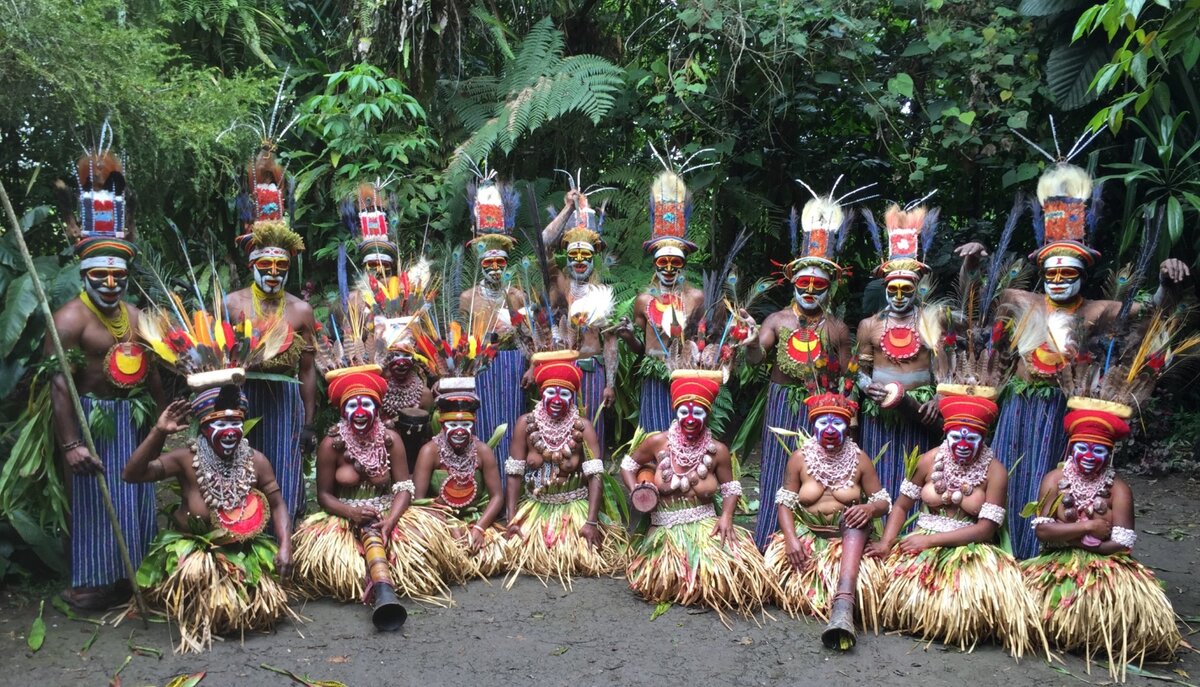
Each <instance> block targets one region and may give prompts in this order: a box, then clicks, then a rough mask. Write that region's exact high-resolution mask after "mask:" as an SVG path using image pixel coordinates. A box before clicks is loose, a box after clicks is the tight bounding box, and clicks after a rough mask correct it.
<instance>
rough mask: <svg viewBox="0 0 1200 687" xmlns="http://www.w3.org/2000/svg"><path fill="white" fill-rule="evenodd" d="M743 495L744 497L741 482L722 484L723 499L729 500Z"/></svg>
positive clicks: (734, 481)
mask: <svg viewBox="0 0 1200 687" xmlns="http://www.w3.org/2000/svg"><path fill="white" fill-rule="evenodd" d="M741 495H742V483H741V482H739V481H737V480H733V481H731V482H722V483H721V498H723V499H727V498H731V497H734V496H741Z"/></svg>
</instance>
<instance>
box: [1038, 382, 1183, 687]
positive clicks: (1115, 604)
mask: <svg viewBox="0 0 1200 687" xmlns="http://www.w3.org/2000/svg"><path fill="white" fill-rule="evenodd" d="M1068 403H1069V406H1070V407H1072V408H1076V410H1072V411H1071V412H1069V413H1067V415H1066V417H1065V418H1064V419H1063V426H1064V427H1065V428H1066V431H1067V434H1068V440H1067V450H1068V451H1069V454H1068V456H1067V459H1066V461H1065V462H1064V463H1063V464H1062V465H1060V466H1059V467H1057V468H1055V469H1054V470H1051V471H1050V472H1048V473H1046V476H1045V478H1043V479H1042V486H1041V493H1040V496H1039V498H1038V504H1039V511H1040V513H1039V517H1036V518H1034V519H1033V520H1032V522H1031V525H1032V526H1033V529H1034V532H1036V533H1037V537H1038V539H1039V540H1040V541H1041V543H1042V550H1043V551H1044V553H1042V554H1041V555H1040V556H1037V557H1036V558H1031V559H1029V560H1027V561H1024V562H1023V563H1022V568H1023V570H1024V573H1025V582H1026V584H1027V585H1028V586H1029V589H1030V590H1032V592H1033V594H1034V596H1035V597H1036V598H1037V601H1038V605H1039V606H1040V608H1041V611H1042V621H1043V623H1044V624H1045V630H1046V634H1047V636H1048V637H1049V638H1050V641H1051V642H1053V644H1054V646H1055V647H1056V648H1058V649H1062V650H1063V651H1083V652H1084V653H1085V654H1086V655H1087V657H1088V659H1089V660H1090V659H1091V658H1092V657H1093V656H1095V655H1096V654H1098V653H1100V652H1101V651H1103V652H1104V655H1105V656H1106V658H1107V659H1108V672H1109V674H1110V675H1111V676H1112V677H1113V679H1115V680H1120V681H1124V679H1125V666H1126V665H1128V664H1130V663H1133V664H1136V665H1141V664H1142V662H1143V661H1145V660H1146V659H1150V660H1170V659H1172V658H1173V657H1174V655H1175V651H1176V650H1178V649H1179V648H1180V647H1181V646H1182V644H1183V639H1182V637H1181V636H1180V634H1179V630H1178V629H1177V628H1176V627H1175V611H1174V610H1173V609H1172V608H1171V602H1170V601H1169V600H1168V599H1167V596H1166V594H1164V593H1163V590H1162V587H1161V586H1160V584H1159V582H1158V580H1157V579H1156V578H1155V576H1154V573H1153V572H1152V571H1151V570H1150V569H1149V568H1147V567H1145V566H1144V565H1142V564H1141V563H1138V562H1137V561H1136V560H1134V559H1133V558H1132V557H1131V556H1130V555H1129V554H1130V551H1131V550H1132V549H1133V545H1134V543H1136V542H1137V533H1136V531H1135V530H1134V525H1133V493H1132V492H1131V491H1130V489H1129V485H1128V484H1127V483H1126V482H1125V480H1123V479H1121V478H1119V477H1117V476H1116V473H1115V471H1114V470H1113V467H1112V461H1111V455H1112V450H1113V444H1115V443H1116V442H1117V441H1118V440H1119V439H1122V438H1124V437H1125V436H1126V435H1127V434H1129V425H1128V424H1126V422H1125V419H1124V418H1128V417H1129V416H1130V415H1131V414H1132V408H1129V407H1128V406H1120V405H1118V404H1115V403H1111V402H1107V403H1106V402H1099V403H1096V402H1094V401H1092V399H1085V398H1079V397H1073V398H1071V399H1070V400H1069V401H1068ZM1101 408H1103V409H1101ZM1113 410H1115V411H1117V412H1120V413H1121V415H1122V416H1124V417H1118V416H1117V415H1115V414H1113V413H1112V412H1109V411H1113Z"/></svg>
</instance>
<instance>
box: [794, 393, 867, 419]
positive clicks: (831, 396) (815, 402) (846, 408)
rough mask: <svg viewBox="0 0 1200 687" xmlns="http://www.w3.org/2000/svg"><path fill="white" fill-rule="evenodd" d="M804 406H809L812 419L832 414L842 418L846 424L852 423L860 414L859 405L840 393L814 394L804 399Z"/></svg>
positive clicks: (809, 414)
mask: <svg viewBox="0 0 1200 687" xmlns="http://www.w3.org/2000/svg"><path fill="white" fill-rule="evenodd" d="M804 405H806V406H808V416H809V417H810V418H816V417H817V416H818V415H828V414H830V413H832V414H834V415H838V416H840V417H841V418H842V419H844V420H845V421H846V422H850V421H851V420H853V419H854V415H855V414H856V413H858V404H857V403H855V402H854V401H851V400H850V399H848V398H846V397H845V396H843V395H842V394H840V393H833V392H830V393H824V394H814V395H812V396H809V397H808V398H806V399H804Z"/></svg>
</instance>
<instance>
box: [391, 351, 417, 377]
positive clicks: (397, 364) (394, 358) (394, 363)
mask: <svg viewBox="0 0 1200 687" xmlns="http://www.w3.org/2000/svg"><path fill="white" fill-rule="evenodd" d="M413 362H414V360H413V355H412V353H409V352H408V351H395V352H393V353H392V354H391V355H390V356H389V358H388V371H389V372H391V374H392V376H393V377H395V378H396V379H403V378H404V377H407V376H408V373H409V372H411V371H412V369H413Z"/></svg>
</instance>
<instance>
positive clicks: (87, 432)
mask: <svg viewBox="0 0 1200 687" xmlns="http://www.w3.org/2000/svg"><path fill="white" fill-rule="evenodd" d="M0 201H2V202H3V203H4V212H5V214H6V215H8V222H9V228H10V229H11V231H12V233H13V235H14V236H15V237H16V239H17V247H18V248H20V249H21V257H22V258H24V259H25V269H27V270H29V282H30V283H31V284H33V293H34V295H36V296H37V299H38V305H40V306H41V308H42V316H43V317H44V318H45V320H46V332H47V333H49V335H50V341H51V342H53V343H54V355H55V356H57V357H58V364H59V366H60V367H61V368H62V375H63V379H64V380H66V383H67V391H68V392H69V393H70V394H71V406H72V407H73V408H74V410H75V417H77V418H79V433H80V435H81V436H82V437H83V442H84V444H86V445H87V449H88V451H89V452H91V454H92V455H93V456H99V455H100V454H99V453H97V451H96V442H95V440H94V439H93V438H92V430H91V428H90V427H88V423H87V416H86V415H84V412H83V403H82V402H80V400H79V390H78V389H76V388H75V379H74V377H72V376H71V368H70V366H69V364H68V363H67V354H66V352H65V351H64V350H63V346H62V340H61V339H59V338H58V330H57V329H55V328H54V313H53V312H52V311H51V310H50V301H49V299H47V298H46V291H45V289H43V288H42V280H41V278H39V277H38V273H37V267H36V266H35V265H34V264H33V255H32V254H30V252H29V246H28V245H26V244H25V234H24V232H22V231H21V224H20V222H18V221H17V213H16V212H14V211H13V206H12V203H11V202H10V201H9V199H8V190H7V189H6V188H4V184H3V182H0ZM94 476H95V478H96V484H97V485H98V486H99V487H100V496H101V498H102V499H103V500H104V510H105V512H106V513H108V521H109V523H110V524H111V525H112V529H113V536H114V537H116V540H117V550H118V551H120V552H121V562H122V563H123V564H124V565H125V574H126V575H128V576H129V586H130V587H132V589H133V598H134V600H135V602H136V603H137V609H138V613H139V615H141V617H142V625H143V626H145V627H149V620H148V617H149V611H148V610H147V607H146V600H145V599H144V598H143V597H142V590H141V589H140V588H138V583H137V569H136V568H134V567H133V559H132V558H130V557H129V547H128V546H126V544H125V533H124V532H122V531H121V522H120V520H118V519H117V509H116V507H115V506H114V505H113V502H112V495H111V494H110V493H109V491H108V482H107V481H106V480H105V479H104V473H96V474H95V475H94Z"/></svg>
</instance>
